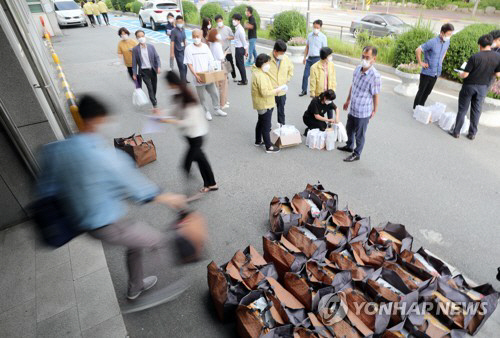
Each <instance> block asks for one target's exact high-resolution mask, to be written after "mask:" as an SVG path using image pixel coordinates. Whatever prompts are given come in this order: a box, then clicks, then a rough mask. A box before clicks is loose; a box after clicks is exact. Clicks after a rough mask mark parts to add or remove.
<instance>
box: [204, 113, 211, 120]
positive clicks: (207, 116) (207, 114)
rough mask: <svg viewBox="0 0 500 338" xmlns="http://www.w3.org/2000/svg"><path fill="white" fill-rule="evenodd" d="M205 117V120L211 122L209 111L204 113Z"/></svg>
mask: <svg viewBox="0 0 500 338" xmlns="http://www.w3.org/2000/svg"><path fill="white" fill-rule="evenodd" d="M205 117H206V118H207V120H209V121H212V114H210V112H209V111H207V112H206V113H205Z"/></svg>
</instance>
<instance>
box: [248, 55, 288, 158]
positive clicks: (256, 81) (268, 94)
mask: <svg viewBox="0 0 500 338" xmlns="http://www.w3.org/2000/svg"><path fill="white" fill-rule="evenodd" d="M270 60H271V57H270V56H269V55H267V54H260V55H259V56H257V59H256V61H255V65H254V66H253V67H252V103H253V109H255V110H257V114H258V119H257V124H256V125H255V146H256V147H260V146H262V145H264V146H265V147H266V153H268V154H272V153H277V152H279V151H280V148H278V147H276V146H275V145H273V144H272V143H271V136H270V135H269V133H270V131H271V119H272V117H273V109H274V105H275V100H274V97H275V96H276V94H278V93H279V91H280V90H281V89H282V88H276V89H274V88H273V85H272V83H271V79H270V78H269V76H268V73H269V70H270V69H271V65H270V64H269V61H270ZM262 140H264V142H262Z"/></svg>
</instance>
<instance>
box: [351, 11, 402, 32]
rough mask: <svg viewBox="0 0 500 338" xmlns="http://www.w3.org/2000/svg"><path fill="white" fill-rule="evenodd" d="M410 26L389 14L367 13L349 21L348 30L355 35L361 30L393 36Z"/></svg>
mask: <svg viewBox="0 0 500 338" xmlns="http://www.w3.org/2000/svg"><path fill="white" fill-rule="evenodd" d="M410 27H411V26H410V25H408V24H406V23H404V22H403V20H401V19H400V18H398V17H397V16H395V15H391V14H368V15H367V16H365V17H364V18H363V19H361V20H354V21H353V22H352V23H351V29H350V32H351V34H352V35H353V36H354V37H357V35H358V33H359V32H361V31H365V32H368V33H369V34H370V35H374V36H395V35H398V34H401V33H403V32H404V31H405V30H407V29H409V28H410Z"/></svg>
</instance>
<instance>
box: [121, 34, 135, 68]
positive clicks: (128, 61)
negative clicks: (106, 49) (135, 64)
mask: <svg viewBox="0 0 500 338" xmlns="http://www.w3.org/2000/svg"><path fill="white" fill-rule="evenodd" d="M135 46H137V41H135V40H134V39H127V40H122V41H120V42H119V43H118V54H120V55H123V60H124V61H125V66H127V67H132V48H134V47H135Z"/></svg>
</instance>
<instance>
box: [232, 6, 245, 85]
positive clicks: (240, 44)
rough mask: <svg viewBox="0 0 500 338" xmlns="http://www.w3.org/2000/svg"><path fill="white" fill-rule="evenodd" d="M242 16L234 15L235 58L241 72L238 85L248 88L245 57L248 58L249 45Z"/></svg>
mask: <svg viewBox="0 0 500 338" xmlns="http://www.w3.org/2000/svg"><path fill="white" fill-rule="evenodd" d="M241 19H242V17H241V15H240V14H238V13H236V14H233V26H234V28H235V33H234V57H235V58H236V67H238V71H239V72H240V76H241V81H239V82H238V85H242V86H246V85H247V84H248V80H247V73H246V70H245V59H244V58H245V57H246V56H248V43H247V40H246V39H245V30H244V29H243V27H242V26H241Z"/></svg>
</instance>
